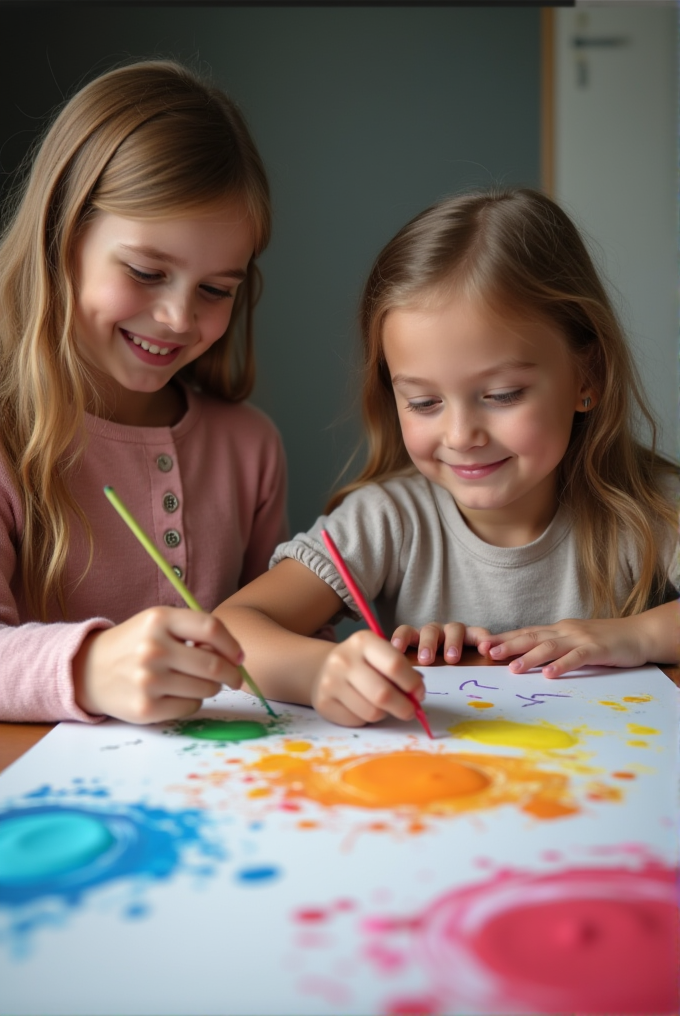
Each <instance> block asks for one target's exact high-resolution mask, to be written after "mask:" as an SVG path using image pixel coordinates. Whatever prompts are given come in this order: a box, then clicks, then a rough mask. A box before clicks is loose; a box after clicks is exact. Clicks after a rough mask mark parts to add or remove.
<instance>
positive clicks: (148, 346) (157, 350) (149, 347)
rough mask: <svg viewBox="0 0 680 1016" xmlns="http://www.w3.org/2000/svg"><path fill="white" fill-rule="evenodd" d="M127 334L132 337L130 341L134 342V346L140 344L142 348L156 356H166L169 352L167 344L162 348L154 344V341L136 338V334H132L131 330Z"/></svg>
mask: <svg viewBox="0 0 680 1016" xmlns="http://www.w3.org/2000/svg"><path fill="white" fill-rule="evenodd" d="M128 334H129V336H130V338H131V339H132V341H133V342H134V344H135V346H141V347H142V349H145V350H146V351H147V353H154V355H156V356H167V355H168V353H169V352H170V347H169V346H166V347H165V348H164V349H161V347H160V346H157V345H155V343H154V344H152V343H150V342H147V341H146V339H138V338H137V336H136V335H133V334H132V332H128Z"/></svg>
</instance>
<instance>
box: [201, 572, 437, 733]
mask: <svg viewBox="0 0 680 1016" xmlns="http://www.w3.org/2000/svg"><path fill="white" fill-rule="evenodd" d="M342 606H343V602H342V600H341V599H340V597H339V596H338V594H337V593H336V592H335V591H334V590H333V589H332V588H331V587H330V586H329V585H328V584H327V583H326V582H324V581H323V579H320V578H319V577H318V576H317V575H315V574H314V572H312V571H311V570H310V569H309V568H307V567H306V566H305V565H303V564H301V563H300V562H298V561H293V560H291V559H289V558H287V559H285V560H283V561H281V562H280V563H279V564H277V565H276V566H275V567H274V568H272V569H271V571H269V572H267V573H266V574H265V575H261V576H260V577H259V578H257V579H255V580H254V581H253V582H251V583H250V585H248V586H245V587H244V588H243V589H240V590H239V591H238V592H237V593H235V594H234V595H233V596H231V597H230V598H229V599H228V600H225V602H224V603H222V604H221V605H220V606H219V607H218V608H217V609H216V610H215V612H214V613H215V615H216V616H217V617H219V618H220V619H221V620H222V621H224V623H225V624H226V625H227V626H228V628H229V630H230V631H232V632H234V634H235V635H236V637H237V638H238V640H239V642H240V644H241V646H242V647H243V649H244V651H245V653H246V659H247V663H248V670H249V671H250V673H251V674H252V676H253V678H254V679H255V681H257V683H258V685H259V686H260V688H261V689H262V691H263V692H264V694H265V695H266V696H268V697H269V698H273V699H280V700H283V701H287V702H299V703H302V704H303V705H313V706H314V708H315V709H316V710H317V711H318V712H319V713H320V714H321V715H322V716H324V717H325V718H326V719H328V720H331V721H332V722H334V723H339V724H342V725H343V726H360V725H361V724H363V723H374V722H375V721H376V720H380V719H382V718H383V717H384V716H385V715H386V714H387V713H390V714H391V715H392V716H396V717H398V718H399V719H402V720H409V719H412V718H413V716H414V715H415V711H414V708H413V705H412V703H411V702H410V701H409V699H408V698H407V697H406V695H405V694H403V693H404V692H414V693H415V695H416V697H417V698H418V699H419V700H420V699H422V698H423V697H424V695H425V688H424V685H423V682H422V678H421V676H420V674H419V673H418V672H417V671H415V670H414V669H413V668H412V667H411V666H410V665H409V664H408V663H407V661H406V660H405V659H404V658H403V656H402V655H401V654H400V653H399V652H397V650H396V649H394V648H393V647H392V646H391V645H390V644H389V643H388V642H386V641H385V640H384V639H381V638H379V637H378V636H377V635H374V634H373V633H372V632H368V631H361V632H356V633H355V634H354V635H351V636H350V637H349V638H348V639H347V640H346V641H345V642H341V643H338V644H334V643H330V642H326V641H324V640H322V639H315V638H312V637H311V636H312V635H313V634H314V632H315V631H318V629H319V628H321V627H322V626H323V625H324V624H326V623H327V622H328V621H329V620H330V619H331V618H332V617H333V616H334V615H335V614H337V613H338V611H339V610H340V609H341V607H342Z"/></svg>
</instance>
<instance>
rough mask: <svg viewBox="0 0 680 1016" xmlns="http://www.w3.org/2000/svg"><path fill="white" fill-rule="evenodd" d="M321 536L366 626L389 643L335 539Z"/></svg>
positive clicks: (420, 711) (415, 705) (424, 722)
mask: <svg viewBox="0 0 680 1016" xmlns="http://www.w3.org/2000/svg"><path fill="white" fill-rule="evenodd" d="M321 536H322V537H323V542H324V543H325V544H326V547H327V548H328V553H329V554H330V555H331V557H332V558H333V564H334V565H335V567H336V568H337V569H338V571H339V572H340V574H341V575H342V578H343V580H344V583H345V585H346V586H347V588H348V589H349V591H350V593H351V594H352V596H353V597H354V602H355V603H356V605H357V607H358V608H359V613H360V614H361V616H362V617H363V619H364V621H365V622H366V624H367V625H368V627H369V628H370V629H371V631H372V632H374V633H375V634H376V635H379V636H380V638H381V639H385V641H388V639H387V635H385V632H384V631H383V630H382V628H381V627H380V625H379V624H378V621H377V618H376V617H375V615H374V614H373V612H372V610H371V608H370V607H369V605H368V604H367V603H366V600H365V599H364V597H363V596H362V594H361V592H360V590H359V587H358V586H357V584H356V582H355V581H354V577H353V576H352V573H351V572H350V570H349V568H348V567H347V565H346V564H345V561H344V559H343V557H342V554H341V553H340V551H339V550H338V548H337V547H336V546H335V542H334V540H333V537H332V536H331V535H330V533H329V532H328V531H327V530H325V529H322V530H321ZM400 690H401V689H400ZM404 695H406V697H407V698H408V699H410V700H411V702H412V703H413V708H414V709H415V711H416V717H417V719H418V722H419V723H420V725H421V727H422V728H423V730H424V731H425V733H426V734H427V736H428V737H429V738H430V739H432V740H434V735H433V733H432V731H431V730H430V724H429V723H428V722H427V716H426V715H425V713H424V712H423V709H422V706H421V705H420V702H419V701H418V699H417V698H416V697H415V695H414V694H413V692H412V691H405V692H404Z"/></svg>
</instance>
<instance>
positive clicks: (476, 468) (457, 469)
mask: <svg viewBox="0 0 680 1016" xmlns="http://www.w3.org/2000/svg"><path fill="white" fill-rule="evenodd" d="M507 461H508V459H507V458H505V459H498V461H496V462H474V463H471V464H470V465H469V466H465V465H461V464H458V465H455V464H453V463H451V464H449V469H452V470H453V472H454V473H455V474H456V475H457V476H461V477H466V478H467V479H475V478H480V477H484V476H488V475H489V473H493V472H494V471H495V470H496V469H500V467H501V466H502V465H504V464H505V463H506V462H507Z"/></svg>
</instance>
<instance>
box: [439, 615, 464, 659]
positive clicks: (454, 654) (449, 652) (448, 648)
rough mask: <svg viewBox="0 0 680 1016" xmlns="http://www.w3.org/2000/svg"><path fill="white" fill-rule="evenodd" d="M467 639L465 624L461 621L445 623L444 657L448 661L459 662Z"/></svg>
mask: <svg viewBox="0 0 680 1016" xmlns="http://www.w3.org/2000/svg"><path fill="white" fill-rule="evenodd" d="M464 641H465V625H464V624H460V622H459V621H450V622H449V623H448V624H445V625H444V659H445V660H446V662H447V663H457V662H458V660H459V659H460V654H461V653H462V651H463V643H464Z"/></svg>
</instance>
